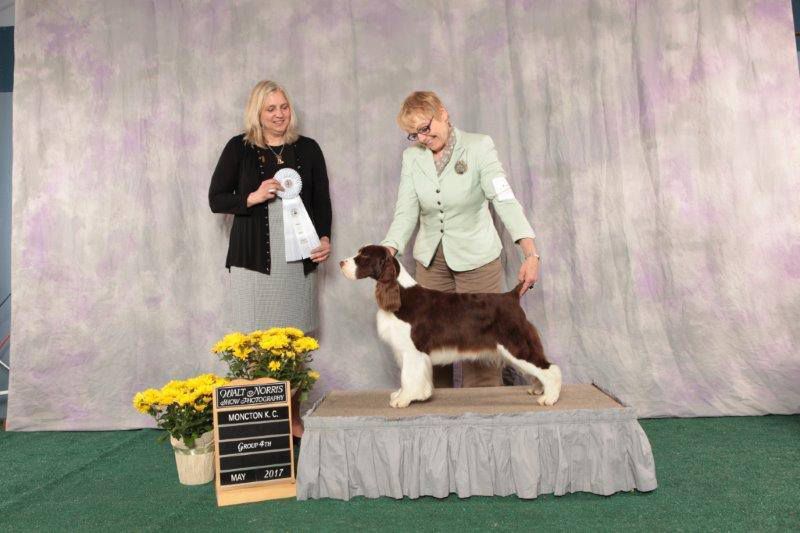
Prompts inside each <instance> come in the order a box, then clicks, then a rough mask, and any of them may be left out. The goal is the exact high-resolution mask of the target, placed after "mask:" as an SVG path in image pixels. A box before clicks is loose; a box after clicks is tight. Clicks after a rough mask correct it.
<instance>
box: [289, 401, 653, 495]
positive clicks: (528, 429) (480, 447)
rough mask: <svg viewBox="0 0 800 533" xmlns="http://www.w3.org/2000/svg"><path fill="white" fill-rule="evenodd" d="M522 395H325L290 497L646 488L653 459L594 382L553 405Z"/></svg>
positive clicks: (627, 413) (640, 433)
mask: <svg viewBox="0 0 800 533" xmlns="http://www.w3.org/2000/svg"><path fill="white" fill-rule="evenodd" d="M529 388H530V387H525V386H520V387H488V388H466V389H437V390H436V391H434V394H433V397H432V398H431V399H430V400H428V401H427V402H423V403H412V404H411V405H410V406H409V407H408V408H405V409H393V408H391V407H389V394H390V392H391V391H389V390H381V391H333V392H331V393H329V394H328V395H326V396H325V397H324V398H322V399H321V400H320V401H319V402H317V404H316V405H315V406H314V407H313V408H312V409H311V410H310V411H308V413H306V415H305V416H304V417H303V420H304V423H305V434H304V436H303V444H302V446H301V448H300V458H299V461H298V463H299V465H298V473H297V498H298V499H299V500H306V499H313V498H334V499H339V500H349V499H350V498H352V497H354V496H366V497H368V498H378V497H381V496H389V497H392V498H403V497H409V498H418V497H420V496H434V497H436V498H444V497H446V496H448V495H449V494H451V493H455V494H457V495H458V496H459V497H462V498H466V497H469V496H492V495H497V496H508V495H511V494H516V495H517V496H519V497H520V498H536V497H537V496H539V495H540V494H556V495H562V494H566V493H570V492H579V491H582V492H592V493H595V494H602V495H610V494H614V493H615V492H619V491H630V490H638V491H642V492H646V491H651V490H654V489H655V488H656V486H657V483H656V472H655V463H654V461H653V454H652V451H651V449H650V442H649V441H648V440H647V435H645V433H644V430H642V428H641V426H640V425H639V422H638V420H637V419H636V413H635V411H634V410H633V409H632V408H629V407H625V406H624V405H621V404H620V403H619V402H617V401H616V400H614V399H613V398H611V397H610V396H608V395H607V394H605V393H604V392H602V391H601V390H599V389H598V388H596V387H595V386H594V385H564V387H563V389H562V391H561V398H560V400H559V401H558V403H556V405H554V406H552V407H541V406H539V405H538V404H537V403H536V398H535V397H534V396H531V395H530V394H528V393H527V390H528V389H529Z"/></svg>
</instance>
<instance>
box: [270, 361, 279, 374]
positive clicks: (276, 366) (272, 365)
mask: <svg viewBox="0 0 800 533" xmlns="http://www.w3.org/2000/svg"><path fill="white" fill-rule="evenodd" d="M267 367H268V368H269V369H270V370H271V371H272V372H275V371H276V370H280V368H281V363H280V361H270V362H269V365H267Z"/></svg>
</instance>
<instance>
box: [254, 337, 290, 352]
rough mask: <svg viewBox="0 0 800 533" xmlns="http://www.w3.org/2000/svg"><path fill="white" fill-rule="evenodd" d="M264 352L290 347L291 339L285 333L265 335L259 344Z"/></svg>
mask: <svg viewBox="0 0 800 533" xmlns="http://www.w3.org/2000/svg"><path fill="white" fill-rule="evenodd" d="M258 345H259V347H260V348H261V349H262V350H269V351H276V350H280V349H282V348H286V347H287V346H289V337H288V336H286V335H285V334H283V333H275V334H272V335H265V336H263V337H262V338H261V341H260V342H259V343H258Z"/></svg>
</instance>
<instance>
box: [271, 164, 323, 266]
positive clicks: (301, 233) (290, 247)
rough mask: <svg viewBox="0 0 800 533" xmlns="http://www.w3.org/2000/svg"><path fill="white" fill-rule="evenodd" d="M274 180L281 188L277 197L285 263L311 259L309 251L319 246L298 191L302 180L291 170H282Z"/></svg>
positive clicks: (315, 232)
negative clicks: (280, 216) (280, 214)
mask: <svg viewBox="0 0 800 533" xmlns="http://www.w3.org/2000/svg"><path fill="white" fill-rule="evenodd" d="M275 179H276V180H278V182H279V183H280V184H281V185H282V186H283V190H282V191H278V192H277V194H278V196H280V197H281V199H282V200H283V239H284V242H285V243H286V261H300V260H301V259H306V258H308V257H311V250H313V249H314V248H318V247H319V245H320V242H319V237H318V236H317V231H316V230H315V229H314V224H313V223H312V222H311V218H310V217H309V216H308V213H307V212H306V208H305V206H304V205H303V200H301V199H300V191H301V190H302V188H303V179H302V178H301V177H300V174H298V173H297V171H296V170H295V169H293V168H282V169H280V170H279V171H278V172H276V173H275Z"/></svg>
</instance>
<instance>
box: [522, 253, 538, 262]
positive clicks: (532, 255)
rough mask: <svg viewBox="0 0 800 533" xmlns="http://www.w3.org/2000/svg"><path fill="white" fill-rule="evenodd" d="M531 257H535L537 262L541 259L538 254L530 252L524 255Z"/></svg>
mask: <svg viewBox="0 0 800 533" xmlns="http://www.w3.org/2000/svg"><path fill="white" fill-rule="evenodd" d="M531 257H535V258H536V260H537V261H539V262H541V261H542V258H541V257H539V254H530V255H526V256H525V259H530V258H531Z"/></svg>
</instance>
